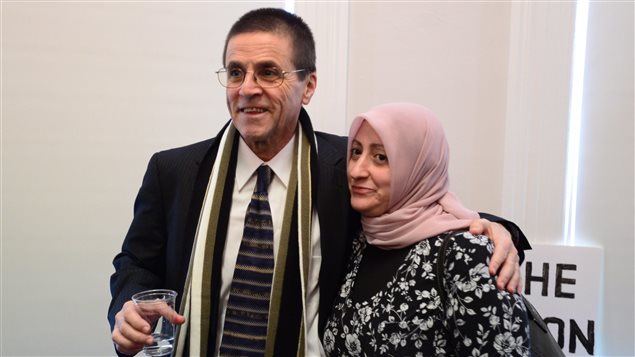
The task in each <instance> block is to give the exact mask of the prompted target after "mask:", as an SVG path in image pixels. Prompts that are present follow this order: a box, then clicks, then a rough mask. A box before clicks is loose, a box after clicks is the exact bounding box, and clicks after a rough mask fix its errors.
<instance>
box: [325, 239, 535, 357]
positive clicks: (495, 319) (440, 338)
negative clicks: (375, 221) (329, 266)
mask: <svg viewBox="0 0 635 357" xmlns="http://www.w3.org/2000/svg"><path fill="white" fill-rule="evenodd" d="M440 245H441V236H437V237H433V238H430V239H426V240H423V241H421V242H419V243H417V244H416V245H414V246H413V247H412V249H411V250H410V252H409V253H408V255H407V257H406V259H405V261H404V263H403V264H402V265H401V266H400V267H399V269H398V270H397V272H396V273H395V275H394V276H393V279H392V281H390V282H389V283H388V284H387V285H386V286H385V288H383V289H379V287H378V292H377V293H376V294H375V295H373V296H372V297H371V298H369V299H368V300H366V301H358V302H354V301H352V299H351V297H350V294H351V291H352V289H355V277H356V276H357V271H358V268H359V264H360V262H361V261H362V257H363V252H364V249H365V247H366V241H365V238H364V237H363V235H362V236H361V237H360V239H359V240H355V242H354V246H353V255H352V258H351V262H350V263H349V267H348V274H347V275H346V278H345V281H344V283H343V285H342V287H341V289H340V292H339V295H338V297H337V298H336V301H335V305H334V309H333V314H332V315H331V317H330V318H329V320H328V322H327V325H326V329H325V332H324V338H323V341H322V342H323V346H324V350H325V352H326V353H327V355H329V356H446V355H456V356H509V355H514V356H529V354H530V353H529V326H528V323H527V312H526V308H525V305H524V304H523V303H522V300H521V299H520V296H519V295H517V294H510V293H508V292H505V291H499V290H497V289H496V286H495V279H494V278H493V277H491V276H490V274H489V272H488V264H489V258H490V256H491V253H492V251H493V246H492V244H491V242H490V241H489V239H488V238H487V237H485V236H473V235H471V234H470V233H467V232H465V233H461V234H458V235H456V236H455V237H453V238H452V241H451V242H450V244H449V245H448V250H447V255H446V261H445V286H444V288H445V293H446V296H447V299H446V306H445V308H444V307H443V306H441V299H440V297H439V292H438V289H437V283H436V276H435V266H436V260H437V253H438V251H439V248H440Z"/></svg>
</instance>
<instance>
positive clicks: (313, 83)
mask: <svg viewBox="0 0 635 357" xmlns="http://www.w3.org/2000/svg"><path fill="white" fill-rule="evenodd" d="M315 88H317V74H316V73H315V72H311V73H310V74H309V78H308V81H307V83H306V87H304V94H303V95H302V104H304V105H307V104H309V103H310V102H311V98H312V97H313V93H315Z"/></svg>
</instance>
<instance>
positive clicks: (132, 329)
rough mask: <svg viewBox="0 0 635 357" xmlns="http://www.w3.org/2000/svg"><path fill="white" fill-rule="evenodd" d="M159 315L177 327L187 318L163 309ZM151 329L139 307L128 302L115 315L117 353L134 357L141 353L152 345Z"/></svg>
mask: <svg viewBox="0 0 635 357" xmlns="http://www.w3.org/2000/svg"><path fill="white" fill-rule="evenodd" d="M166 306H167V305H166ZM159 313H160V315H163V316H165V317H166V318H167V319H168V320H169V321H170V322H172V323H174V324H176V325H181V324H183V322H185V318H184V317H183V316H181V315H179V314H178V313H177V312H176V311H174V310H173V309H171V308H166V309H161V310H160V311H159ZM150 327H151V326H150V322H148V321H147V320H146V319H144V318H143V316H142V315H141V311H140V310H139V307H138V306H137V305H135V304H134V302H132V301H127V302H126V303H125V304H123V307H122V308H121V311H119V312H118V313H117V314H116V315H115V327H114V328H113V330H112V341H113V342H114V343H115V347H116V348H117V351H119V352H121V353H124V354H127V355H134V354H136V353H137V352H139V351H141V349H142V348H143V346H145V345H149V344H151V343H152V336H150V333H152V331H151V330H150Z"/></svg>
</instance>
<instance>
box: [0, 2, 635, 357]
mask: <svg viewBox="0 0 635 357" xmlns="http://www.w3.org/2000/svg"><path fill="white" fill-rule="evenodd" d="M264 4H265V3H238V4H231V3H186V4H183V3H181V4H178V3H176V2H175V3H108V2H102V3H93V4H88V3H78V2H74V3H72V2H69V3H43V2H40V3H17V2H16V3H3V4H2V5H0V6H2V8H1V12H2V128H1V129H2V143H1V145H2V196H1V203H2V207H1V211H2V213H1V215H2V228H1V234H2V236H1V243H2V246H1V247H0V248H1V254H2V256H1V262H0V264H1V271H2V279H1V281H2V289H1V299H2V302H1V305H2V316H1V318H0V319H1V329H2V330H1V340H0V355H3V356H4V355H111V354H112V349H111V348H112V347H111V344H110V336H109V331H108V330H109V328H108V324H107V321H106V309H107V305H108V302H109V292H108V277H109V275H110V274H111V273H112V267H111V265H110V262H111V260H112V257H113V256H114V254H116V252H117V251H118V249H119V247H120V245H121V241H122V239H123V236H124V235H125V232H126V230H127V228H128V224H129V222H130V219H131V213H132V202H133V199H134V195H135V194H136V191H137V189H138V187H139V184H140V182H141V178H142V175H143V172H144V170H145V165H146V163H147V160H148V158H149V156H150V155H151V154H152V153H153V152H155V151H157V150H161V149H164V148H169V147H174V146H179V145H184V144H187V143H190V142H194V141H198V140H202V139H204V138H207V137H209V136H212V135H213V134H214V133H215V132H216V131H217V130H218V128H220V125H221V123H222V122H224V121H225V120H226V119H227V114H226V109H225V103H224V93H223V89H222V88H221V87H220V86H219V85H218V84H217V83H216V78H215V77H214V76H215V75H214V73H213V72H214V71H215V70H216V69H217V68H218V67H220V65H221V62H220V56H221V50H222V45H223V40H224V36H225V34H226V31H227V30H228V29H229V27H230V25H231V23H232V22H233V21H235V20H236V19H237V18H238V16H240V14H242V13H243V12H244V11H246V10H247V9H249V8H253V7H258V6H263V5H264ZM278 6H281V4H278ZM593 7H595V9H596V10H597V11H596V12H592V16H591V19H590V29H591V28H596V29H597V28H601V30H599V31H597V32H596V35H595V36H596V37H590V38H589V46H590V47H591V46H595V47H594V48H597V50H596V51H597V52H595V55H594V56H591V57H590V58H589V60H588V61H589V63H590V66H592V67H593V68H599V67H602V68H606V69H607V70H608V72H606V74H597V73H596V74H589V77H588V82H587V83H588V84H587V85H588V87H587V88H589V89H588V90H587V92H586V94H585V95H586V98H587V99H592V98H594V99H598V101H589V102H588V103H589V104H588V106H587V107H586V113H587V114H586V115H587V116H586V118H585V121H586V123H588V129H587V131H586V132H585V140H584V142H585V143H587V146H585V149H584V150H585V151H583V158H584V163H585V166H583V171H582V176H581V177H582V181H581V192H582V193H585V194H586V196H584V197H585V198H584V199H582V200H581V201H582V203H584V202H592V203H591V204H586V205H585V206H584V207H585V208H584V209H582V210H581V211H580V215H581V218H580V228H579V232H581V235H583V238H584V239H582V240H581V242H580V243H585V244H586V243H589V242H591V243H592V244H595V245H600V246H603V247H604V248H605V254H606V257H605V261H606V262H607V263H606V273H605V287H606V289H607V291H611V293H610V294H607V296H609V295H610V297H606V298H605V299H606V301H605V303H604V306H605V310H604V321H603V324H602V327H601V330H602V332H601V336H602V339H603V345H602V346H601V349H599V350H596V352H598V354H601V355H633V354H635V350H634V349H633V345H632V337H633V334H634V328H633V319H632V318H630V317H631V316H632V315H633V303H634V302H633V289H634V288H633V281H634V276H633V270H634V267H633V4H632V3H621V4H616V3H613V4H608V5H603V4H599V3H593V5H592V8H593ZM296 12H297V13H299V14H300V15H301V16H303V17H305V18H306V20H307V22H308V23H309V25H310V26H311V27H312V28H313V30H314V33H315V36H316V41H317V46H318V78H319V80H318V91H317V94H316V96H315V97H314V100H313V102H312V103H311V105H309V107H308V109H309V111H310V113H312V114H313V116H314V121H315V126H316V127H317V128H318V129H322V130H327V131H331V132H335V133H339V134H344V133H345V132H346V128H347V127H348V123H350V120H351V118H352V116H353V115H354V114H356V113H359V112H361V111H364V110H366V109H368V108H369V107H370V106H372V105H374V104H377V103H380V102H385V101H393V100H404V101H416V102H419V103H422V104H425V105H428V106H429V107H430V108H431V109H433V110H434V111H435V112H436V113H437V114H438V115H439V117H440V118H441V119H442V120H443V121H444V124H445V127H446V131H447V134H448V136H449V139H450V144H451V145H452V148H453V149H452V166H451V175H452V186H453V189H454V190H455V191H456V192H457V193H458V194H459V195H460V196H461V198H462V199H463V201H464V202H465V203H466V204H467V205H468V206H470V207H473V208H475V209H479V210H483V211H488V212H492V213H499V214H501V215H503V216H505V217H508V218H510V219H512V220H514V221H516V222H517V223H519V224H520V225H521V226H522V228H523V229H524V231H525V232H526V233H528V235H529V237H530V239H534V240H537V241H544V242H547V243H558V242H560V241H561V239H562V238H561V224H562V216H561V215H562V213H561V206H562V199H561V197H560V196H562V195H563V192H562V191H563V184H562V182H563V177H564V173H563V170H564V167H563V166H564V165H563V162H564V153H563V150H564V148H565V147H566V144H565V140H566V137H565V132H566V127H567V126H566V116H567V106H568V83H569V75H570V73H569V68H568V66H570V52H571V47H570V46H571V38H572V24H573V14H574V7H573V4H572V3H564V2H558V3H556V4H551V3H546V2H545V3H542V2H541V3H533V2H532V3H518V2H500V3H498V2H497V3H494V2H447V3H444V2H424V3H412V2H410V3H378V2H375V3H351V4H346V3H298V4H296ZM607 158H611V159H610V160H609V159H607ZM613 162H616V163H618V164H617V165H613ZM607 187H609V188H610V189H608V190H607ZM549 197H551V198H553V200H547V199H546V198H549ZM624 314H626V315H628V316H629V318H628V319H624V318H620V316H623V315H624Z"/></svg>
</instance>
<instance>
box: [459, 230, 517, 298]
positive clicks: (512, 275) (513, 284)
mask: <svg viewBox="0 0 635 357" xmlns="http://www.w3.org/2000/svg"><path fill="white" fill-rule="evenodd" d="M470 233H472V234H484V235H486V236H488V237H489V238H490V239H491V240H492V242H493V243H494V253H493V254H492V258H491V259H490V263H489V273H490V274H491V275H495V274H497V273H498V277H497V278H496V287H498V288H499V289H501V290H504V289H506V290H507V291H509V292H510V293H514V292H520V289H521V285H522V284H521V279H520V265H519V264H518V262H519V261H520V259H519V257H518V251H517V250H516V247H514V243H513V242H512V238H511V235H510V234H509V232H508V231H507V229H505V227H503V226H502V225H500V224H498V223H494V222H490V221H488V220H486V219H483V218H481V219H476V220H474V221H472V224H471V225H470ZM499 269H500V270H499Z"/></svg>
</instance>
